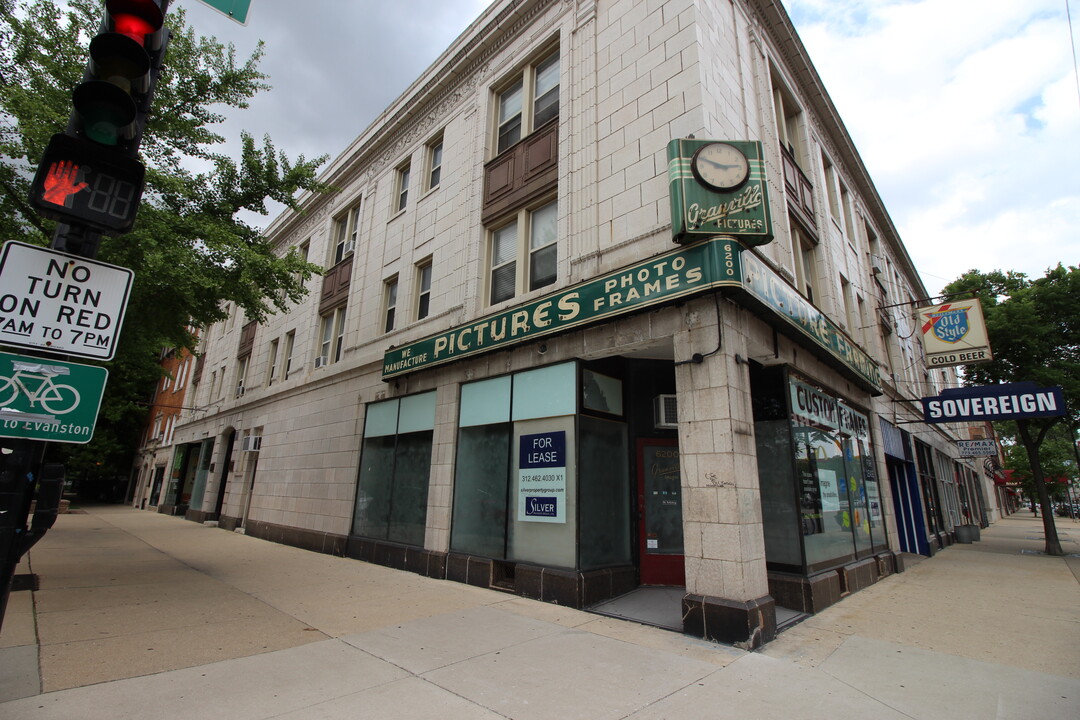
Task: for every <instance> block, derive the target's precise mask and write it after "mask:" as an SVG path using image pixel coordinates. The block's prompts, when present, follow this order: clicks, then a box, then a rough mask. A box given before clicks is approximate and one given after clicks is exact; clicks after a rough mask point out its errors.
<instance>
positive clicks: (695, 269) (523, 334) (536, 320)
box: [382, 238, 742, 380]
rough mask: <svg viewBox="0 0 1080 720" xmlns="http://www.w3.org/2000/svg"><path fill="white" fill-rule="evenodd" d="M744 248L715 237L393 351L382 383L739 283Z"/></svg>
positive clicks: (392, 349)
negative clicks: (740, 259)
mask: <svg viewBox="0 0 1080 720" xmlns="http://www.w3.org/2000/svg"><path fill="white" fill-rule="evenodd" d="M741 251H742V246H741V245H739V243H737V242H735V241H734V240H733V239H731V238H713V239H711V240H706V241H704V242H700V243H696V244H694V245H690V246H687V247H684V248H680V249H678V250H673V251H671V252H668V253H665V254H663V255H658V256H656V257H654V258H651V259H649V260H646V261H645V262H641V263H638V264H636V265H631V266H630V267H626V268H623V269H621V270H616V271H614V272H610V273H608V274H606V275H602V276H600V277H598V278H595V279H593V280H588V281H586V282H583V283H579V284H577V285H574V286H571V287H569V288H566V289H565V290H562V291H560V292H557V293H554V294H551V295H547V296H545V297H542V298H539V299H537V300H533V301H532V302H529V303H526V304H524V305H519V306H517V307H515V308H512V309H510V310H504V311H503V312H499V313H495V314H493V315H488V316H486V317H484V318H481V319H480V320H476V321H474V322H471V323H468V324H465V325H461V326H458V327H456V328H453V329H451V330H448V331H446V332H441V333H439V334H437V335H432V336H430V337H427V338H424V339H423V340H418V341H417V342H414V343H410V344H408V345H404V346H402V347H397V348H391V349H390V350H388V351H387V352H386V354H385V356H384V357H383V373H382V377H383V380H388V379H390V378H393V377H396V376H398V375H404V374H406V373H410V372H415V371H416V370H421V369H426V368H430V367H434V366H436V365H442V364H444V363H448V362H451V361H454V360H460V359H462V358H466V357H469V356H472V355H479V354H481V353H486V352H491V351H493V350H498V349H502V348H506V347H509V346H511V345H516V344H518V343H521V342H524V341H526V340H536V339H537V338H541V337H545V336H548V335H553V334H555V333H561V332H566V331H567V330H570V329H573V328H578V327H581V326H584V325H589V324H591V323H595V322H598V321H600V320H604V319H606V318H610V317H614V316H617V315H624V314H626V313H630V312H635V311H638V310H642V309H644V308H647V307H652V306H654V305H659V304H661V303H667V302H672V301H673V300H676V299H679V298H685V297H688V296H691V295H697V294H699V293H702V292H705V291H706V290H709V289H712V288H717V287H721V286H724V285H729V286H733V287H738V286H739V283H740V277H741V272H740V269H739V253H740V252H741Z"/></svg>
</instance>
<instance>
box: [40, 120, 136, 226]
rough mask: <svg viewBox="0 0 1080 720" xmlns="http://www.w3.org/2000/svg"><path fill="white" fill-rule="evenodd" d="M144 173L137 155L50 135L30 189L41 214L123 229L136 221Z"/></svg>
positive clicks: (84, 223) (56, 218)
mask: <svg viewBox="0 0 1080 720" xmlns="http://www.w3.org/2000/svg"><path fill="white" fill-rule="evenodd" d="M144 175H145V169H144V168H143V164H142V163H141V162H139V161H138V160H134V159H132V158H129V157H125V156H124V155H121V154H118V153H116V152H110V151H109V150H107V149H104V148H102V147H101V146H98V145H96V144H95V143H92V142H86V141H84V140H80V139H79V138H74V137H71V136H70V135H53V137H52V140H51V141H50V142H49V146H48V148H46V149H45V155H44V157H42V159H41V164H40V165H38V171H37V175H36V176H35V177H34V184H33V186H32V188H31V191H30V194H31V199H32V200H33V202H34V206H35V207H36V208H37V210H38V212H39V213H40V214H41V215H44V216H45V217H48V218H53V219H54V220H60V221H63V222H68V223H73V222H74V223H80V224H82V225H86V226H88V227H91V228H94V229H96V230H99V231H101V232H115V233H124V232H127V231H129V230H131V227H132V225H134V224H135V214H136V212H137V211H138V209H139V200H140V198H141V197H142V189H143V178H144Z"/></svg>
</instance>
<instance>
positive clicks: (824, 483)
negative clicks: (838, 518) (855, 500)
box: [817, 468, 840, 512]
mask: <svg viewBox="0 0 1080 720" xmlns="http://www.w3.org/2000/svg"><path fill="white" fill-rule="evenodd" d="M817 475H818V489H819V490H820V491H821V511H822V512H839V510H840V488H839V486H838V485H837V484H836V472H834V471H833V470H826V469H824V468H818V471H817Z"/></svg>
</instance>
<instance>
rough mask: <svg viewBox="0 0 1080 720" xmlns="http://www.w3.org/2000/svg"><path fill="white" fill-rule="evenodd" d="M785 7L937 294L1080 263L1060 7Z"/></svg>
mask: <svg viewBox="0 0 1080 720" xmlns="http://www.w3.org/2000/svg"><path fill="white" fill-rule="evenodd" d="M785 4H786V5H787V7H788V9H789V12H791V14H792V17H793V19H794V21H795V23H796V26H797V27H798V29H799V32H800V36H801V37H802V38H803V42H804V43H805V44H806V46H807V48H808V50H809V53H810V56H811V58H812V59H813V61H814V63H815V66H816V67H817V69H818V72H819V74H820V75H821V76H822V79H823V80H824V82H825V85H826V87H827V88H828V90H829V93H830V95H831V96H832V98H833V100H834V102H835V103H836V105H837V108H838V110H839V111H840V113H841V116H842V117H843V118H844V122H845V125H846V126H847V127H848V130H849V132H850V133H851V135H852V137H853V138H854V140H855V142H856V145H857V146H858V147H859V151H860V154H861V155H862V157H863V160H864V162H865V164H866V165H867V168H868V169H869V171H870V173H871V176H872V177H873V178H874V181H875V184H876V185H877V187H878V191H879V193H880V194H881V196H882V198H883V199H884V200H885V203H886V206H887V207H888V208H889V210H890V213H891V215H892V217H893V221H894V223H895V224H896V225H897V227H898V228H899V230H900V233H901V236H902V237H903V239H904V241H905V243H906V244H907V246H908V250H909V252H910V254H911V256H912V258H913V259H914V261H915V263H916V265H917V266H918V267H919V269H920V271H921V272H922V273H923V275H924V278H925V279H926V285H927V289H928V290H930V291H931V292H936V291H937V290H938V289H940V287H941V286H942V285H944V284H945V283H946V282H949V281H951V280H952V279H954V278H955V277H957V276H958V275H959V274H960V273H962V272H964V271H966V270H968V269H971V268H977V269H983V270H990V269H995V268H1000V269H1013V270H1019V271H1022V272H1027V273H1029V274H1031V275H1035V276H1038V275H1041V274H1043V272H1044V271H1045V269H1046V268H1047V267H1049V266H1052V265H1055V264H1056V263H1057V262H1059V261H1060V262H1064V263H1065V264H1074V265H1075V264H1078V263H1080V238H1078V233H1077V232H1076V230H1075V228H1076V227H1077V225H1076V223H1077V220H1078V219H1080V217H1078V214H1077V208H1078V206H1080V172H1078V171H1077V169H1076V168H1077V167H1080V142H1077V140H1076V138H1077V137H1078V136H1080V98H1078V97H1077V91H1076V82H1075V76H1074V74H1073V73H1074V69H1073V58H1072V49H1071V46H1070V37H1069V25H1068V22H1067V19H1066V17H1065V8H1064V7H1063V6H1062V4H1061V2H1060V0H1001V1H999V2H995V3H994V4H993V7H992V8H990V7H988V6H987V4H986V3H985V2H978V1H976V0H843V1H842V2H839V3H835V2H833V1H832V0H786V1H785ZM853 68H856V69H857V70H855V71H853Z"/></svg>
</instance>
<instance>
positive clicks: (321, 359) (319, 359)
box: [315, 355, 326, 368]
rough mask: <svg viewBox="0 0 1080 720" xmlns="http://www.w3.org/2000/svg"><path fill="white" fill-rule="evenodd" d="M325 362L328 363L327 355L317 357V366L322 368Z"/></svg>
mask: <svg viewBox="0 0 1080 720" xmlns="http://www.w3.org/2000/svg"><path fill="white" fill-rule="evenodd" d="M325 364H326V356H325V355H320V356H319V357H317V358H315V367H317V368H321V367H322V366H323V365H325Z"/></svg>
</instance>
